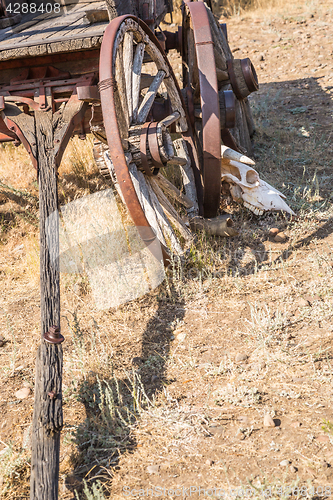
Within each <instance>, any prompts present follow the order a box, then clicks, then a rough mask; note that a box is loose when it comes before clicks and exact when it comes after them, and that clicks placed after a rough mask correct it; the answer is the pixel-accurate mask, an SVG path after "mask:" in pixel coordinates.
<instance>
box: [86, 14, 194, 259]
mask: <svg viewBox="0 0 333 500" xmlns="http://www.w3.org/2000/svg"><path fill="white" fill-rule="evenodd" d="M146 61H148V62H146ZM147 67H148V73H144V70H147ZM99 89H100V94H101V105H102V112H103V120H104V127H105V134H106V139H107V144H108V147H109V149H108V150H107V148H105V147H103V145H102V144H100V143H99V146H98V145H97V146H98V148H99V152H100V154H99V155H98V151H96V153H97V156H99V159H100V163H102V169H103V168H104V172H105V170H108V171H109V173H110V175H111V177H112V178H113V181H114V185H115V187H116V189H117V190H118V192H119V194H120V196H121V198H122V200H123V202H124V203H125V204H126V206H127V208H128V211H129V213H130V215H131V217H132V219H133V221H134V223H135V225H136V226H137V227H138V230H139V232H140V236H141V237H142V238H143V239H144V240H145V241H148V242H149V241H151V239H153V238H155V234H156V236H157V238H158V240H159V241H160V243H161V244H162V249H163V252H164V260H168V259H169V257H170V251H171V252H172V253H174V254H178V255H181V254H182V253H183V252H184V249H185V248H186V245H188V244H189V242H191V240H192V233H191V232H190V230H189V229H188V227H187V225H186V224H185V222H184V220H183V219H182V217H181V215H182V214H185V215H186V211H185V209H186V210H187V212H188V213H187V216H188V217H192V216H195V215H197V214H198V212H199V208H198V192H200V171H199V165H198V160H197V159H196V152H195V148H194V144H193V141H192V139H191V135H190V132H189V130H188V129H189V127H188V123H187V118H186V113H185V109H184V105H183V102H182V99H181V94H180V90H179V88H178V85H177V82H176V79H175V77H174V74H173V72H172V69H171V66H170V65H169V63H168V61H167V59H166V56H165V55H164V53H163V52H162V50H161V48H160V46H159V43H158V41H157V39H156V38H155V36H154V34H153V33H152V32H151V31H150V30H149V28H148V27H147V26H146V25H145V24H144V23H143V22H142V21H141V20H139V19H138V18H136V17H134V16H130V15H127V16H121V17H118V18H116V19H114V20H113V21H112V22H111V23H110V24H109V26H108V27H107V29H106V31H105V34H104V38H103V43H102V47H101V56H100V83H99ZM158 102H159V103H160V104H161V102H162V104H164V108H167V105H168V106H169V109H170V111H169V113H166V114H167V116H166V117H165V118H163V117H162V119H161V118H160V119H159V121H153V122H152V121H151V120H152V119H153V118H152V115H153V111H154V107H155V105H157V103H158ZM156 107H157V106H156ZM171 125H172V126H173V127H174V128H175V133H173V134H172V136H171V134H170V131H169V129H168V127H170V126H171ZM106 166H107V168H105V167H106ZM170 171H171V172H172V174H173V176H174V178H176V180H178V182H179V185H178V186H175V185H174V183H172V182H170V181H169V180H168V179H167V177H168V174H169V175H170ZM162 172H163V174H162ZM183 190H184V191H185V194H184V193H183ZM199 203H200V200H199Z"/></svg>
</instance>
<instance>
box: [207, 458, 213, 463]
mask: <svg viewBox="0 0 333 500" xmlns="http://www.w3.org/2000/svg"><path fill="white" fill-rule="evenodd" d="M213 463H214V462H213V460H209V458H208V459H207V460H206V465H213Z"/></svg>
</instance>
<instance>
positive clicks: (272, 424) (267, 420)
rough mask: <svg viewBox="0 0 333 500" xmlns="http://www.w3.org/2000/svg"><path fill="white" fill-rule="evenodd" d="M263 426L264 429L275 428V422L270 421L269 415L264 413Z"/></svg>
mask: <svg viewBox="0 0 333 500" xmlns="http://www.w3.org/2000/svg"><path fill="white" fill-rule="evenodd" d="M264 426H265V427H275V422H274V420H273V419H272V417H271V416H270V415H269V413H266V415H265V416H264Z"/></svg>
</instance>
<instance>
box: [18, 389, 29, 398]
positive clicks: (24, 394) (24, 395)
mask: <svg viewBox="0 0 333 500" xmlns="http://www.w3.org/2000/svg"><path fill="white" fill-rule="evenodd" d="M29 394H30V389H29V387H23V389H20V390H18V391H16V392H15V397H16V398H17V399H26V398H27V397H28V396H29Z"/></svg>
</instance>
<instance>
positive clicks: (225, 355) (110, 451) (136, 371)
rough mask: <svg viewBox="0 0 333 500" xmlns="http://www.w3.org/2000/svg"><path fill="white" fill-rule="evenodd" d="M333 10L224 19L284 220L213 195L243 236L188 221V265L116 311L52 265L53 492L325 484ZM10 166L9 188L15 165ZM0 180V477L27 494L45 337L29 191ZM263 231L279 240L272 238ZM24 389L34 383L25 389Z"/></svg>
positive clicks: (308, 8)
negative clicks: (201, 229)
mask: <svg viewBox="0 0 333 500" xmlns="http://www.w3.org/2000/svg"><path fill="white" fill-rule="evenodd" d="M332 20H333V8H332V4H331V3H324V2H319V1H318V2H311V3H308V4H303V3H295V4H294V5H293V6H292V7H291V6H289V5H287V4H286V5H285V7H284V8H283V9H282V8H280V9H275V10H274V9H267V11H265V10H260V11H254V12H250V13H245V14H242V15H239V16H233V17H230V18H228V19H226V22H227V26H228V36H229V43H230V46H231V48H232V49H233V52H234V55H235V57H238V58H242V57H247V56H248V57H250V58H251V60H252V61H253V63H254V65H255V67H256V69H257V72H258V77H259V81H260V90H259V92H257V93H256V94H255V95H253V96H252V97H251V104H252V107H253V113H254V116H255V120H256V123H257V133H256V136H255V138H254V140H255V157H256V162H257V168H258V171H259V173H260V175H261V177H262V178H264V179H265V180H266V181H268V182H270V183H271V184H272V185H274V186H275V187H277V188H279V189H281V190H282V191H283V192H284V193H285V195H286V197H287V202H288V203H289V204H290V206H291V207H292V208H293V210H294V211H295V212H296V213H297V217H296V218H293V219H292V220H290V219H288V218H287V217H284V216H282V215H278V214H266V215H263V216H261V217H257V216H254V215H252V214H251V213H250V212H248V211H247V210H245V209H243V208H242V207H240V206H238V205H236V204H234V203H233V202H232V201H231V200H230V199H225V200H224V208H225V209H226V210H227V211H230V213H232V214H233V218H234V220H235V225H236V226H237V228H238V229H239V231H240V234H239V236H238V237H236V238H233V239H230V240H227V241H226V240H224V239H220V238H217V239H214V238H210V239H209V238H207V237H206V236H205V235H203V234H202V235H199V237H198V242H197V245H196V247H195V248H194V249H193V251H192V252H191V256H190V258H189V261H188V262H187V263H186V264H184V265H182V266H181V267H180V268H179V267H177V266H176V267H175V269H174V270H173V271H171V272H169V274H168V279H167V281H166V282H164V283H163V284H162V285H161V286H160V287H159V288H158V289H156V290H155V291H154V292H152V293H151V294H150V295H148V296H145V297H144V298H142V299H140V300H137V301H134V302H131V303H129V304H126V305H124V306H122V307H120V308H119V309H118V310H109V311H103V312H101V311H98V310H97V309H96V308H95V307H94V305H93V303H92V300H91V295H90V292H89V287H88V285H87V283H86V281H85V279H84V278H81V277H80V278H75V279H74V278H68V277H64V278H63V282H62V325H61V326H62V333H63V334H64V336H65V338H66V342H65V343H64V344H63V346H64V403H65V404H64V417H65V428H64V431H63V438H62V448H61V464H60V467H61V468H60V498H61V499H63V500H65V499H66V500H69V499H74V498H75V494H74V491H75V490H76V491H77V498H80V499H81V498H82V499H85V498H91V499H93V498H95V499H96V500H97V499H98V498H101V499H102V498H103V494H102V493H101V492H100V493H98V492H97V490H99V488H100V487H99V486H98V484H99V483H98V482H97V481H100V482H101V484H102V485H103V489H104V495H105V498H108V497H110V498H112V499H121V498H133V497H134V493H135V492H133V490H134V489H135V490H136V494H137V496H142V497H146V498H154V497H155V496H157V493H156V492H159V491H161V490H155V492H154V493H153V492H149V491H148V494H147V488H148V489H152V488H154V487H160V488H162V491H163V488H166V490H165V495H166V496H167V495H168V496H167V498H176V497H177V496H182V495H185V494H187V495H188V496H189V493H191V498H194V499H196V498H201V497H204V492H203V489H205V490H206V497H208V496H211V497H212V498H222V497H223V495H222V493H221V492H218V491H215V492H214V490H213V491H210V490H208V488H213V489H214V488H217V490H218V489H224V491H225V492H226V493H228V495H229V497H230V498H236V493H235V492H231V491H230V490H231V489H232V488H237V489H239V488H241V487H243V488H245V487H248V488H252V490H251V491H250V490H249V491H248V492H247V493H246V494H243V498H250V497H251V495H252V498H255V495H258V498H259V497H262V495H261V493H260V491H261V489H262V488H265V489H266V497H268V498H281V497H282V498H286V497H287V493H288V491H287V489H286V488H287V487H292V488H296V487H297V486H298V487H299V488H301V487H303V490H300V493H299V495H298V493H297V490H294V491H293V494H292V498H298V497H299V498H300V497H301V496H302V495H303V496H305V495H304V494H303V493H307V495H308V498H329V497H330V494H331V493H330V492H331V488H332V492H333V448H332V445H333V432H332V429H333V407H332V399H331V398H332V395H333V389H332V378H333V373H332V359H333V325H332V315H333V269H332V266H333V254H332V247H333V235H332V231H333V218H332V206H331V198H332V195H331V186H332V180H333V174H332V167H333V165H332V153H333V146H332V133H333V124H332V113H333V104H332V90H333V52H332V42H331V41H332V38H333V28H332V26H333V25H332ZM170 58H171V61H172V62H173V63H174V65H175V69H176V71H177V70H178V74H179V75H180V68H179V58H178V56H177V55H176V54H171V55H170ZM66 175H67V174H66ZM66 175H65V174H64V175H63V177H62V178H61V179H60V182H61V183H63V184H62V185H65V183H67V184H66V186H67V188H68V184H70V182H74V181H73V179H72V180H71V179H69V178H68V175H67V177H66ZM94 175H95V178H96V174H94ZM8 179H9V180H10V179H12V185H15V169H14V168H13V172H12V173H11V172H10V170H8V172H7V180H8ZM91 179H94V177H93V175H92V176H91ZM91 179H90V177H89V178H87V179H86V181H85V182H86V184H87V185H88V184H89V182H90V183H94V182H95V184H94V189H96V181H94V180H91ZM29 182H30V181H29ZM31 182H33V180H31ZM101 186H102V181H100V183H98V182H97V187H99V188H100V187H101ZM74 187H75V186H74ZM81 187H82V186H81ZM79 188H80V186H79ZM29 192H30V193H32V194H34V195H36V190H34V189H33V185H32V184H30V185H29ZM11 193H12V194H11V196H10V193H9V191H8V190H5V189H2V188H0V218H1V220H2V229H1V231H2V232H1V240H2V242H1V246H0V287H1V297H0V334H1V335H2V336H3V337H4V344H3V346H2V347H0V356H1V358H0V359H1V364H0V373H1V379H0V387H1V399H0V407H1V410H0V411H1V421H0V467H1V468H0V471H1V472H0V475H1V479H0V491H1V488H2V496H3V498H10V499H22V500H23V499H27V498H29V483H28V481H29V467H30V465H29V455H30V452H29V446H30V445H29V429H30V424H31V420H32V411H33V388H34V361H35V355H36V349H37V347H38V344H39V342H40V340H39V288H38V243H37V242H38V234H37V228H36V214H37V211H36V201H34V200H33V199H27V198H26V197H24V196H23V195H22V194H20V193H13V192H11ZM15 196H16V198H15ZM27 214H28V215H27ZM29 214H30V215H29ZM31 214H32V215H31ZM37 223H38V221H37ZM34 224H35V225H34ZM274 227H276V228H278V229H279V230H280V231H283V232H284V233H285V235H286V237H287V238H286V241H285V242H284V243H276V242H275V241H274V240H273V239H272V238H271V237H270V235H269V230H270V229H271V228H274ZM22 387H29V388H30V390H31V392H30V395H29V396H28V397H27V398H26V399H22V400H21V399H18V398H17V397H15V392H16V391H17V390H18V389H21V388H22ZM112 398H113V399H112ZM265 415H266V419H267V415H270V416H271V417H272V419H273V420H274V427H267V426H265V425H264V417H265ZM284 461H286V462H284ZM281 463H282V465H281ZM84 480H85V481H86V484H87V486H84ZM93 485H94V488H95V493H94V494H93V493H89V494H88V493H87V494H86V493H84V492H83V490H84V488H86V491H87V487H89V488H90V489H91V488H92V487H93ZM191 486H192V487H193V489H192V490H186V488H190V487H191ZM182 487H184V488H185V490H182V492H181V495H180V494H179V491H181V490H179V491H178V492H174V493H173V494H172V492H171V491H169V490H175V489H177V488H182ZM199 487H201V488H202V490H201V493H199V491H198V488H199ZM320 487H322V488H323V489H320ZM124 488H125V489H124ZM194 488H197V490H195V489H194ZM255 488H257V489H258V491H259V492H258V491H257V490H256V489H255ZM269 488H270V489H269ZM279 488H280V489H279ZM140 491H141V493H140ZM184 492H185V493H184ZM89 495H90V496H89ZM98 495H99V496H98ZM241 496H242V495H241V493H239V497H241ZM160 497H161V498H163V496H162V495H161V496H160ZM225 497H226V496H225Z"/></svg>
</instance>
